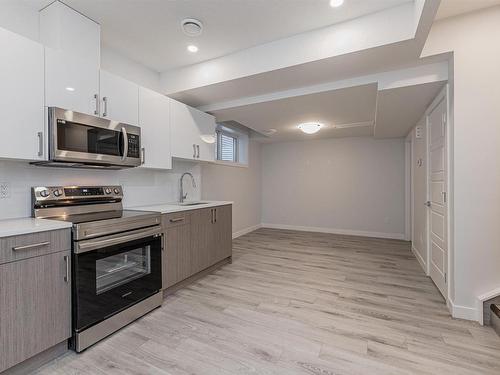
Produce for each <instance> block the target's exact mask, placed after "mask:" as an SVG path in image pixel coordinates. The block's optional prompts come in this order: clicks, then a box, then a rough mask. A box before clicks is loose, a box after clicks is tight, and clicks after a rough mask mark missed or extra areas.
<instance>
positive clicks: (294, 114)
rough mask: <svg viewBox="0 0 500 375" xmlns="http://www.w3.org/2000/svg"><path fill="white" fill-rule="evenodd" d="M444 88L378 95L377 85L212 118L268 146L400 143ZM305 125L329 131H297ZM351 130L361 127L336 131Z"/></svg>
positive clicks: (417, 87)
mask: <svg viewBox="0 0 500 375" xmlns="http://www.w3.org/2000/svg"><path fill="white" fill-rule="evenodd" d="M443 85H444V82H429V83H425V84H419V85H412V86H405V87H400V88H394V89H388V90H382V91H378V89H377V84H376V83H373V84H367V85H361V86H355V87H348V88H343V89H338V90H331V91H325V92H321V93H314V94H308V95H302V96H296V97H288V98H284V99H279V100H273V101H267V102H262V103H255V104H249V105H244V106H240V107H234V108H228V109H221V110H216V111H213V112H212V113H213V114H214V115H215V116H216V118H217V121H221V122H222V121H223V122H226V121H236V122H238V123H239V124H242V125H244V126H247V127H249V128H251V129H253V130H255V131H256V132H258V133H261V134H263V135H262V137H259V140H260V141H262V142H283V141H299V140H306V139H321V138H339V137H360V136H362V137H371V136H374V137H375V138H399V137H404V136H406V134H408V132H409V131H410V129H411V128H412V127H413V126H414V125H415V124H416V123H417V122H418V120H419V119H420V118H421V116H422V115H423V114H424V112H425V110H426V109H427V107H428V106H429V105H430V104H431V102H432V100H433V99H434V98H435V97H436V96H437V94H438V93H439V90H441V88H442V87H443ZM302 122H320V123H322V124H323V125H324V127H323V128H322V129H321V130H320V131H319V132H318V133H316V134H313V135H308V134H304V133H302V132H301V131H300V130H299V129H297V125H298V124H300V123H302ZM349 124H351V125H353V124H358V125H360V126H356V127H347V128H339V129H336V128H335V126H336V125H340V126H342V125H349ZM373 124H376V125H375V126H373ZM269 129H276V133H275V134H273V135H271V136H265V134H266V131H268V130H269Z"/></svg>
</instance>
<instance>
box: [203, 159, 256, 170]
mask: <svg viewBox="0 0 500 375" xmlns="http://www.w3.org/2000/svg"><path fill="white" fill-rule="evenodd" d="M211 163H212V164H215V165H223V166H225V167H235V168H248V164H244V163H235V162H234V161H222V160H215V161H213V162H211Z"/></svg>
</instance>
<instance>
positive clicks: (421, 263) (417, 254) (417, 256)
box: [411, 242, 429, 276]
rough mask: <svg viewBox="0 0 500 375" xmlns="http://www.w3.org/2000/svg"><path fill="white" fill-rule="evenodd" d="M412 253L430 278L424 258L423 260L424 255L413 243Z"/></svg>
mask: <svg viewBox="0 0 500 375" xmlns="http://www.w3.org/2000/svg"><path fill="white" fill-rule="evenodd" d="M411 252H412V253H413V255H415V258H417V260H418V263H420V266H421V267H422V270H423V271H424V272H425V274H426V275H427V276H429V272H427V264H426V263H425V261H424V258H422V255H420V252H419V251H418V250H417V249H416V248H415V246H413V242H412V244H411Z"/></svg>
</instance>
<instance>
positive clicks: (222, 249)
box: [211, 205, 233, 263]
mask: <svg viewBox="0 0 500 375" xmlns="http://www.w3.org/2000/svg"><path fill="white" fill-rule="evenodd" d="M214 210H215V220H214V224H213V232H214V236H213V243H212V252H211V254H212V263H217V262H219V261H221V260H222V259H225V258H227V257H230V256H231V255H232V252H233V244H232V242H233V240H232V206H231V205H228V206H220V207H216V208H215V209H214Z"/></svg>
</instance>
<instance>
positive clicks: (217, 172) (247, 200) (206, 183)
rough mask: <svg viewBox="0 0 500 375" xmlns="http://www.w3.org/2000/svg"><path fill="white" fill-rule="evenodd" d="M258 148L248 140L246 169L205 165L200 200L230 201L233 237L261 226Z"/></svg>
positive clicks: (259, 156)
mask: <svg viewBox="0 0 500 375" xmlns="http://www.w3.org/2000/svg"><path fill="white" fill-rule="evenodd" d="M260 148H261V145H260V144H259V143H257V142H254V141H250V144H249V154H248V155H249V160H248V167H228V166H223V165H217V164H205V165H203V170H202V184H203V192H202V199H215V200H229V201H233V202H234V205H233V234H235V233H236V234H240V233H244V232H245V231H246V230H249V229H251V228H255V227H256V226H258V225H260V223H261V201H262V197H261V152H260Z"/></svg>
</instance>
